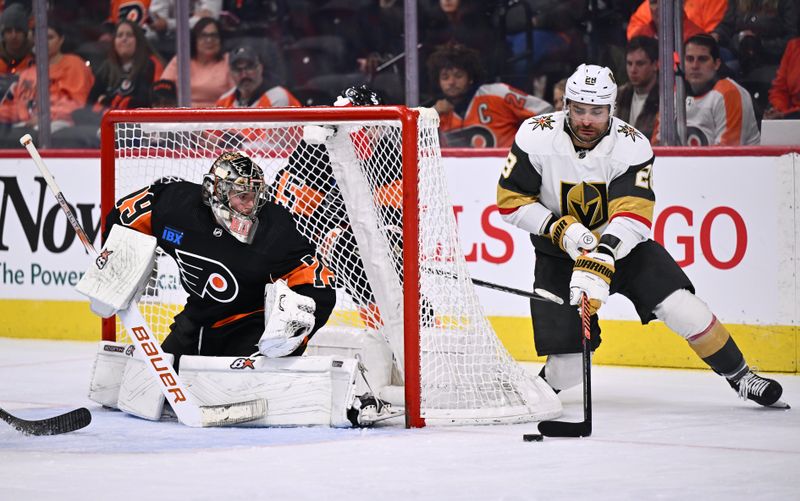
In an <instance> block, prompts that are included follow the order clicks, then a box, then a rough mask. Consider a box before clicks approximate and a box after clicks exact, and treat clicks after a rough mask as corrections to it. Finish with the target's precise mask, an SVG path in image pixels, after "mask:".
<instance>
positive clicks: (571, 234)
mask: <svg viewBox="0 0 800 501" xmlns="http://www.w3.org/2000/svg"><path fill="white" fill-rule="evenodd" d="M550 240H551V241H552V242H553V245H557V246H558V247H560V248H561V250H563V251H564V252H566V253H567V254H569V257H571V258H572V260H573V261H574V260H576V259H577V258H578V256H580V255H581V253H582V252H583V251H588V252H591V251H593V250H594V249H595V247H597V237H596V236H595V235H594V233H592V232H591V231H589V228H587V227H586V226H584V225H582V224H581V223H579V222H578V220H577V219H575V218H574V217H573V216H564V217H562V218H560V219H558V220H557V221H556V222H555V223H553V225H552V226H551V228H550Z"/></svg>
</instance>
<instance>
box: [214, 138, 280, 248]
mask: <svg viewBox="0 0 800 501" xmlns="http://www.w3.org/2000/svg"><path fill="white" fill-rule="evenodd" d="M266 201H267V196H266V187H265V183H264V173H263V172H262V171H261V167H259V166H258V165H256V164H255V163H254V162H253V161H252V160H250V158H249V157H247V156H246V155H244V154H242V153H239V152H226V153H223V154H222V155H220V156H219V157H218V158H217V159H216V160H215V161H214V164H213V165H212V166H211V170H210V171H209V173H208V174H206V175H205V176H203V202H204V203H205V204H206V205H208V206H209V207H211V212H212V213H213V214H214V218H215V219H216V221H217V224H219V225H220V226H222V227H223V228H225V230H226V231H227V232H228V233H230V234H231V235H233V237H234V238H236V239H237V240H239V241H240V242H243V243H246V244H249V243H251V242H252V241H253V237H254V236H255V233H256V228H257V227H258V212H259V211H260V210H261V208H262V207H263V206H264V204H265V203H266Z"/></svg>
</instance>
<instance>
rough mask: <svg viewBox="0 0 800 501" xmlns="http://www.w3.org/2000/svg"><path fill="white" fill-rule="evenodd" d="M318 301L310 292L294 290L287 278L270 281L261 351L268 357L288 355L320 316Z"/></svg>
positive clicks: (299, 343)
mask: <svg viewBox="0 0 800 501" xmlns="http://www.w3.org/2000/svg"><path fill="white" fill-rule="evenodd" d="M315 310H316V304H315V303H314V300H313V299H312V298H310V297H308V296H304V295H302V294H298V293H296V292H294V291H293V290H292V289H290V288H289V286H288V285H287V284H286V281H285V280H278V281H277V282H275V283H274V284H272V285H271V286H270V285H267V287H266V294H265V296H264V313H265V314H266V315H267V316H266V322H265V326H264V333H263V334H262V335H261V339H259V340H258V351H259V353H261V354H262V355H264V356H265V357H270V358H277V357H285V356H286V355H289V354H290V353H292V352H293V351H294V350H296V349H297V348H299V347H300V345H302V344H303V342H305V340H306V338H307V337H308V335H309V334H310V333H311V329H313V328H314V323H315V321H316V319H315V318H314V311H315Z"/></svg>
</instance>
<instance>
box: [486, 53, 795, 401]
mask: <svg viewBox="0 0 800 501" xmlns="http://www.w3.org/2000/svg"><path fill="white" fill-rule="evenodd" d="M616 95H617V84H616V82H615V80H614V76H613V74H612V73H611V70H609V69H608V68H605V67H601V66H595V65H586V64H582V65H581V66H580V67H578V69H577V71H576V72H575V73H574V74H573V75H572V76H571V77H570V78H569V79H568V80H567V85H566V90H565V94H564V103H563V105H564V109H563V111H559V112H556V113H552V114H547V115H540V116H536V117H533V118H530V119H528V120H526V121H525V122H524V123H523V124H522V126H521V127H520V128H519V130H518V131H517V134H516V136H515V139H514V144H513V145H512V147H511V151H510V152H509V154H508V158H507V159H506V163H505V166H504V167H503V170H502V173H501V176H500V181H499V184H498V188H497V205H498V206H499V208H500V213H501V214H502V217H503V219H504V220H505V221H507V222H508V223H510V224H512V225H514V226H517V227H519V228H521V229H523V230H525V231H527V232H529V233H530V234H531V241H532V242H533V246H534V248H535V252H536V264H535V270H534V280H535V283H536V287H542V288H544V289H547V290H550V291H553V292H555V293H556V294H557V295H559V296H561V297H569V298H570V302H569V303H570V304H565V305H562V306H560V305H556V304H554V303H544V302H538V301H531V314H532V317H533V326H534V338H535V339H534V341H535V344H536V351H537V352H538V354H539V355H547V362H546V364H545V367H544V368H543V369H542V372H541V373H540V375H541V376H542V377H543V378H544V379H545V380H546V381H547V382H548V383H549V384H550V386H552V387H553V388H554V389H555V390H557V391H558V390H562V389H565V388H569V387H571V386H574V385H576V384H578V383H580V381H581V374H582V372H581V354H580V353H581V336H580V332H581V327H580V316H579V315H577V314H576V307H575V306H574V305H577V304H579V302H580V298H581V296H582V295H584V294H585V295H586V296H587V298H588V299H589V302H590V305H591V307H590V310H591V313H592V322H591V329H592V332H591V337H592V349H596V348H597V346H598V345H599V344H600V327H599V325H598V323H597V315H596V312H597V310H598V309H599V308H600V307H601V306H602V305H603V303H605V302H606V301H607V299H608V296H609V294H613V293H617V292H618V293H620V294H622V295H624V296H625V297H627V298H628V299H630V300H631V302H632V303H633V304H634V306H635V308H636V312H637V313H638V315H639V317H640V319H641V321H642V323H643V324H647V323H648V322H650V321H651V320H654V319H656V318H657V319H660V320H662V321H663V322H664V323H665V324H666V325H667V326H668V327H669V328H670V329H671V330H673V331H674V332H676V333H677V334H678V335H680V336H681V337H683V338H685V339H686V341H687V342H688V343H689V346H690V347H691V348H692V349H693V350H694V351H695V353H697V355H698V356H699V357H700V358H701V359H702V360H703V361H704V362H705V363H706V364H708V365H709V366H710V367H711V368H712V369H713V370H714V371H715V372H716V373H718V374H720V375H722V376H724V377H725V378H726V379H727V381H728V383H729V384H730V386H731V387H732V388H733V389H734V390H736V391H737V392H738V393H739V395H740V396H741V397H742V398H744V399H750V400H753V401H755V402H757V403H759V404H761V405H764V406H785V404H784V403H783V402H781V401H780V400H779V399H780V397H781V393H782V388H781V385H780V384H779V383H778V382H776V381H774V380H771V379H767V378H764V377H762V376H759V375H757V374H755V373H754V372H752V371H751V370H750V368H749V366H748V365H747V362H746V361H745V359H744V356H743V355H742V352H741V351H740V350H739V348H738V347H737V345H736V343H735V342H734V340H733V338H732V337H731V335H730V333H729V332H728V330H727V329H726V328H725V327H724V326H723V325H722V324H721V323H720V322H719V321H718V320H717V318H716V316H714V314H713V313H712V312H711V310H710V309H709V308H708V306H707V305H706V304H705V303H704V302H703V301H702V300H700V299H699V298H698V297H697V296H695V295H694V287H693V285H692V282H691V281H690V280H689V278H688V277H687V276H686V275H685V274H684V272H683V271H682V270H681V268H680V267H679V266H678V265H677V264H676V263H675V260H674V259H673V258H672V257H671V256H670V255H669V254H668V253H667V251H666V250H665V249H664V248H663V247H662V246H661V245H660V244H658V243H657V242H655V241H653V240H651V239H650V237H649V236H650V229H651V224H652V220H653V207H654V204H655V194H654V193H653V189H652V183H653V161H654V155H653V150H652V149H651V147H650V143H649V142H648V140H647V138H645V137H644V135H643V134H642V133H640V132H639V131H638V130H636V129H635V128H634V127H632V126H630V125H629V124H627V123H625V122H624V121H622V120H620V119H618V118H616V117H614V116H613V112H614V107H615V102H616Z"/></svg>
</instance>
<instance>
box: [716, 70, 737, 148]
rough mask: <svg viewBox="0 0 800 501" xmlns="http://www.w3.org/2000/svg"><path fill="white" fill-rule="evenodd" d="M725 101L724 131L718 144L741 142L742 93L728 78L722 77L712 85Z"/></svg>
mask: <svg viewBox="0 0 800 501" xmlns="http://www.w3.org/2000/svg"><path fill="white" fill-rule="evenodd" d="M714 90H716V91H718V92H719V93H720V94H722V98H723V100H724V101H725V132H723V133H722V137H721V138H720V141H719V144H720V145H723V146H730V145H739V144H742V95H741V94H739V89H738V88H736V86H735V85H733V84H732V83H731V82H730V81H729V80H727V79H722V80H720V81H719V82H717V85H715V86H714Z"/></svg>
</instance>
